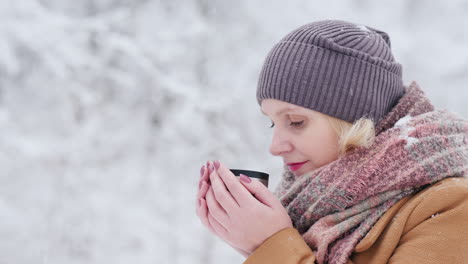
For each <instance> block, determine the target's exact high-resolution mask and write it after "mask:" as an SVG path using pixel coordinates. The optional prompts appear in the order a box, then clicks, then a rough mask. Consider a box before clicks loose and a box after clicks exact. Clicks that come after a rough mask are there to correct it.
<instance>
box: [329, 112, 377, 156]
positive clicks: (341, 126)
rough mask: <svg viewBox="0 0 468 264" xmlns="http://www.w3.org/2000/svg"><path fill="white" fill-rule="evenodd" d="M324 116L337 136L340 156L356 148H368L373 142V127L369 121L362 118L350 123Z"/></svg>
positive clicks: (372, 123)
mask: <svg viewBox="0 0 468 264" xmlns="http://www.w3.org/2000/svg"><path fill="white" fill-rule="evenodd" d="M325 116H326V118H327V120H328V122H329V124H330V126H331V127H332V128H333V130H334V131H335V132H336V134H337V135H338V138H339V142H338V144H339V151H340V155H343V154H345V153H346V152H348V151H350V150H353V149H354V148H356V147H369V146H370V145H372V143H373V142H374V139H375V126H374V122H373V121H372V120H371V119H368V118H364V117H363V118H361V119H359V120H356V121H355V122H354V123H350V122H347V121H344V120H341V119H338V118H335V117H332V116H328V115H325Z"/></svg>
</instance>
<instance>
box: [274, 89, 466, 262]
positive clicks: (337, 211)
mask: <svg viewBox="0 0 468 264" xmlns="http://www.w3.org/2000/svg"><path fill="white" fill-rule="evenodd" d="M376 134H377V136H376V140H375V142H374V144H373V145H372V146H371V147H369V148H357V149H355V150H353V151H350V152H348V153H346V154H345V155H343V156H342V157H340V158H339V159H337V160H336V161H333V162H332V163H330V164H327V165H325V166H323V167H320V168H318V169H317V170H314V171H312V172H309V173H307V174H305V175H303V176H301V177H298V178H296V177H295V176H294V174H293V173H292V172H291V171H289V169H287V167H285V171H284V173H283V177H282V180H281V182H280V184H279V185H278V187H277V189H276V195H277V196H278V197H279V199H280V200H281V202H282V204H283V206H284V207H285V208H286V210H287V211H288V213H289V216H290V217H291V219H292V221H293V223H294V226H295V227H296V228H297V229H298V230H299V232H300V233H301V234H302V236H303V238H304V240H305V241H306V242H307V244H308V245H309V246H310V248H311V249H312V250H313V251H314V253H315V255H316V259H317V262H318V263H320V264H322V263H332V264H335V263H346V262H347V261H348V259H349V257H350V255H351V253H352V252H353V250H354V248H355V246H356V245H357V243H359V241H360V240H361V239H362V238H363V237H364V236H365V235H366V234H367V233H368V232H369V230H370V229H371V228H372V226H373V225H374V224H375V223H376V222H377V221H378V220H379V218H380V217H381V216H382V215H383V214H384V213H385V212H386V211H387V210H388V209H389V208H390V207H391V206H392V205H394V204H395V203H396V202H398V201H399V200H400V199H402V198H403V197H405V196H407V195H410V194H413V193H415V192H417V191H419V190H421V189H422V188H425V187H427V186H428V185H430V184H433V183H435V182H437V181H440V180H442V179H444V178H447V177H461V176H463V175H466V173H467V171H468V137H467V136H468V122H467V121H465V120H463V119H462V118H460V117H457V116H455V115H454V114H452V113H449V112H448V111H445V110H434V107H433V106H432V104H431V103H430V101H429V100H428V99H427V98H426V96H425V95H424V93H423V91H422V90H421V89H420V88H419V87H418V85H417V84H416V83H412V84H411V85H410V86H409V87H408V88H407V89H406V93H405V95H404V96H403V97H402V98H401V99H400V100H399V102H398V104H397V105H396V106H395V107H394V108H393V110H392V111H391V112H390V113H389V114H387V115H386V116H385V117H384V118H383V119H382V120H381V121H380V122H379V123H378V124H377V126H376Z"/></svg>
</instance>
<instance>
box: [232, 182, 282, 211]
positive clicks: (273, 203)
mask: <svg viewBox="0 0 468 264" xmlns="http://www.w3.org/2000/svg"><path fill="white" fill-rule="evenodd" d="M239 181H240V182H241V183H242V185H244V186H245V188H246V189H247V190H248V191H249V192H250V193H251V194H253V195H254V196H255V198H257V200H258V201H260V202H261V203H262V204H264V205H266V206H268V207H271V208H277V207H278V206H282V205H281V202H280V201H279V200H278V198H276V196H275V195H274V194H273V193H272V192H271V191H270V190H268V188H267V187H266V186H265V185H263V184H262V183H261V182H260V181H256V180H252V179H250V178H249V177H247V176H245V175H244V174H241V176H240V179H239Z"/></svg>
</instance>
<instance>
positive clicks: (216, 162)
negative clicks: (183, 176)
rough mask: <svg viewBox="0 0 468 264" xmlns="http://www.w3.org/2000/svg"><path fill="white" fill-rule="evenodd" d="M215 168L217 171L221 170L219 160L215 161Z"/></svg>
mask: <svg viewBox="0 0 468 264" xmlns="http://www.w3.org/2000/svg"><path fill="white" fill-rule="evenodd" d="M214 166H215V168H216V169H219V161H218V160H215V161H214Z"/></svg>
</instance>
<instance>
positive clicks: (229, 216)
mask: <svg viewBox="0 0 468 264" xmlns="http://www.w3.org/2000/svg"><path fill="white" fill-rule="evenodd" d="M210 166H211V170H210V176H209V180H210V182H211V184H210V185H211V187H210V186H207V187H201V189H202V190H201V191H202V192H201V193H204V194H205V196H206V200H205V199H201V200H200V201H201V203H205V202H206V206H207V214H206V216H207V217H206V218H207V219H202V222H203V221H205V223H204V224H205V225H208V226H209V227H210V228H211V229H212V232H213V231H214V233H215V234H216V235H218V236H219V237H220V238H221V239H223V240H224V241H226V242H227V243H228V244H230V245H231V246H232V247H235V248H237V249H239V250H241V251H243V252H246V253H247V254H248V255H250V254H251V253H252V252H253V251H255V249H257V247H259V246H260V245H261V244H262V243H263V242H264V241H265V240H266V239H267V238H269V237H270V236H272V235H273V234H275V233H276V232H278V231H280V230H283V229H285V228H288V227H292V223H291V219H290V218H289V215H288V214H287V212H286V210H285V209H284V208H283V206H282V205H281V203H280V201H279V200H278V199H277V198H276V197H275V196H274V195H273V193H271V192H270V191H269V190H268V188H266V187H265V186H264V185H263V184H262V183H260V182H259V181H256V180H251V179H250V178H248V177H246V176H241V180H240V181H239V180H238V179H237V178H236V177H235V176H234V174H233V173H232V172H231V171H230V170H229V169H228V168H227V167H225V166H224V165H222V164H221V163H220V162H219V161H215V162H214V168H213V165H210ZM202 185H203V184H202ZM202 207H203V206H202ZM202 210H203V209H202ZM202 213H203V212H202ZM206 222H207V223H206Z"/></svg>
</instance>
